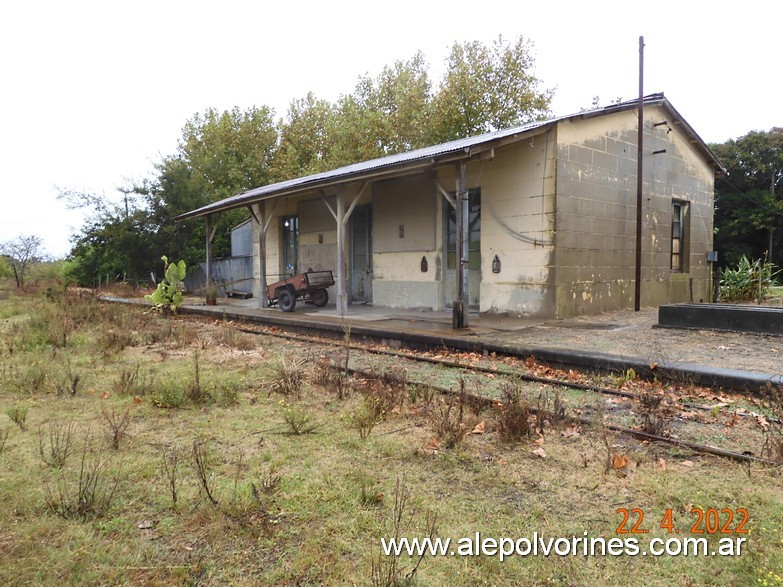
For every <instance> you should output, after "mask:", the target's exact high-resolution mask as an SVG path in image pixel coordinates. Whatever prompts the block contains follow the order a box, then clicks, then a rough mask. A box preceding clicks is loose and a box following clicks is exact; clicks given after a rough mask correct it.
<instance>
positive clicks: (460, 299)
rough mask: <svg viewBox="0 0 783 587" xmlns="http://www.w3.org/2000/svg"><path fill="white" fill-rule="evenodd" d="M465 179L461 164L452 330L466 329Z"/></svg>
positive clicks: (466, 244)
mask: <svg viewBox="0 0 783 587" xmlns="http://www.w3.org/2000/svg"><path fill="white" fill-rule="evenodd" d="M466 183H467V182H466V179H465V163H464V162H461V163H460V164H459V166H458V168H457V201H456V204H457V205H456V206H455V210H454V212H455V216H456V218H455V220H456V222H455V224H456V229H457V234H456V237H457V239H456V241H457V242H456V243H455V244H456V246H455V251H454V256H455V258H456V259H455V264H454V265H455V269H456V280H457V284H456V285H457V294H456V296H455V299H454V302H453V306H452V317H451V325H452V327H453V328H466V327H467V326H468V265H467V264H468V251H469V240H470V235H469V228H468V221H469V216H470V211H469V205H468V190H467V187H466Z"/></svg>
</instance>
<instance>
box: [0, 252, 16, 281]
mask: <svg viewBox="0 0 783 587" xmlns="http://www.w3.org/2000/svg"><path fill="white" fill-rule="evenodd" d="M13 275H14V272H13V271H12V270H11V265H10V264H9V262H8V261H6V258H5V256H3V255H0V278H6V277H13Z"/></svg>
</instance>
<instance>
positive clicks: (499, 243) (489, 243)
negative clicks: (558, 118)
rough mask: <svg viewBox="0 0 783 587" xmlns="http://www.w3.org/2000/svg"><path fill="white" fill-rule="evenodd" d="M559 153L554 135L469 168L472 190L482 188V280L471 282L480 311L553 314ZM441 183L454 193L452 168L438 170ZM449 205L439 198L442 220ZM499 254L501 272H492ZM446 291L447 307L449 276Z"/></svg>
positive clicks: (506, 148)
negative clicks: (556, 166) (553, 266)
mask: <svg viewBox="0 0 783 587" xmlns="http://www.w3.org/2000/svg"><path fill="white" fill-rule="evenodd" d="M555 153H556V150H555V141H554V134H553V133H543V134H540V135H537V136H534V137H530V138H528V139H525V140H521V141H519V142H516V143H512V144H509V145H506V146H504V147H501V148H498V149H495V151H494V157H492V158H491V159H489V158H485V159H479V160H475V161H472V162H471V163H470V164H469V165H468V167H467V184H468V188H476V187H480V188H481V275H480V281H479V280H478V279H477V280H476V281H475V282H472V283H471V287H477V288H478V290H479V296H478V301H479V310H480V311H481V312H493V313H508V314H510V315H547V314H551V313H552V311H553V296H552V295H551V283H552V260H551V258H552V250H553V233H552V230H553V227H554V213H555V206H554V187H555ZM438 178H439V180H440V181H441V183H442V184H443V185H444V186H445V187H446V188H447V189H450V190H454V189H455V188H454V187H453V186H455V185H456V174H455V170H454V168H453V167H447V168H444V169H440V170H438ZM447 205H448V204H447V203H446V202H445V201H444V200H443V198H440V200H439V206H440V208H441V211H440V213H439V215H440V218H443V215H444V212H443V206H447ZM440 230H441V234H442V230H443V229H442V227H441V229H440ZM441 240H442V237H441ZM495 255H497V257H498V259H499V260H500V263H501V270H500V273H493V272H492V269H491V268H492V260H493V259H494V257H495ZM443 289H444V294H445V295H444V298H445V299H444V300H443V305H444V306H445V305H446V304H448V303H449V301H450V295H449V294H450V293H451V292H452V291H453V289H452V284H451V280H450V276H447V280H446V281H445V283H444V288H443ZM474 293H475V292H474Z"/></svg>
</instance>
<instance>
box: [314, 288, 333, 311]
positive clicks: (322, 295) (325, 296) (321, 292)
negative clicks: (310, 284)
mask: <svg viewBox="0 0 783 587" xmlns="http://www.w3.org/2000/svg"><path fill="white" fill-rule="evenodd" d="M310 301H311V302H313V303H314V304H315V305H316V306H318V307H319V308H323V307H324V306H325V305H326V304H327V303H328V302H329V292H327V291H326V290H325V289H317V290H315V291H314V292H312V293H311V294H310Z"/></svg>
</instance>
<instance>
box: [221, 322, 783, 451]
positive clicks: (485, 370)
mask: <svg viewBox="0 0 783 587" xmlns="http://www.w3.org/2000/svg"><path fill="white" fill-rule="evenodd" d="M235 327H236V328H237V329H238V330H239V331H241V332H244V333H246V334H251V335H261V336H268V337H274V338H278V339H283V340H287V341H290V342H291V343H296V344H299V345H302V344H308V345H312V346H313V347H314V348H315V349H324V350H325V352H329V353H331V354H333V353H334V351H335V349H342V351H343V352H349V353H352V354H353V355H354V356H353V357H352V359H353V361H354V362H356V363H361V362H362V361H357V360H356V359H357V358H358V357H362V356H365V357H366V356H386V357H391V358H394V359H396V360H398V361H400V364H406V365H416V364H427V365H432V366H435V367H437V368H438V369H443V370H446V371H448V372H449V373H451V377H452V378H453V379H454V380H456V379H458V378H460V377H464V376H465V374H470V375H471V376H474V377H479V378H480V377H484V378H490V379H491V380H493V383H495V384H497V383H498V382H502V381H505V380H513V381H517V382H519V381H523V382H526V383H529V384H535V385H539V386H545V387H549V388H552V389H554V388H557V389H559V390H568V391H570V392H573V391H578V392H580V393H582V394H584V395H585V396H593V397H596V398H598V397H602V396H605V397H608V398H612V401H613V402H622V403H615V404H614V406H613V407H614V410H613V412H614V413H612V414H610V415H608V417H607V418H606V419H607V420H609V421H605V422H603V424H602V423H601V422H600V421H599V420H598V418H589V417H584V416H578V415H572V416H570V420H571V421H572V422H575V423H578V424H579V425H582V426H586V427H601V426H603V427H604V428H605V429H606V430H609V431H612V432H614V433H617V434H621V435H627V436H631V437H634V438H636V439H639V440H641V441H645V442H655V443H663V444H666V445H670V446H673V447H679V448H682V449H687V450H689V451H694V452H697V453H702V454H711V455H716V456H720V457H723V458H728V459H731V460H734V461H737V462H746V463H748V462H755V463H761V464H765V465H772V466H780V465H781V464H783V463H781V462H779V461H777V460H773V459H770V458H765V457H764V456H759V455H757V454H755V451H754V450H746V449H742V448H738V447H737V448H733V449H732V448H724V447H721V446H715V445H713V444H706V443H704V442H698V441H696V440H688V439H683V438H679V437H677V436H676V435H673V434H654V433H651V432H648V431H645V430H642V429H639V428H638V427H630V426H623V425H620V424H619V423H612V422H611V419H612V418H617V417H618V416H620V417H625V418H626V419H627V418H628V417H629V415H631V414H633V413H634V411H635V408H636V407H638V406H639V404H640V402H642V401H643V400H644V398H645V397H647V396H648V395H649V394H662V395H665V396H666V404H667V408H668V409H669V410H670V413H669V414H668V415H667V417H668V418H669V419H670V420H671V421H672V422H675V421H682V420H687V421H688V423H689V424H690V425H691V426H697V425H701V426H705V427H706V426H708V424H709V423H710V422H712V423H715V422H716V421H719V420H720V419H721V418H724V419H728V420H729V422H736V421H745V422H746V427H748V428H751V427H752V426H755V424H754V423H755V422H757V421H763V422H764V423H765V424H766V425H767V426H770V425H774V426H779V427H780V428H779V430H783V423H781V420H780V419H777V418H773V417H771V416H769V415H763V414H761V413H759V412H757V411H754V410H750V409H745V408H734V409H730V407H729V406H730V405H732V404H733V403H734V402H739V401H741V400H743V399H744V398H743V396H739V395H735V396H730V395H726V394H723V395H722V396H721V397H720V398H718V399H722V400H723V401H716V402H713V403H710V404H705V403H698V402H694V401H691V399H690V397H688V396H686V395H682V390H681V389H677V388H676V387H672V386H664V385H661V384H658V385H653V386H651V387H648V388H646V389H645V390H641V391H640V390H634V389H624V388H622V387H615V388H612V387H607V386H605V385H601V384H600V383H596V382H594V381H590V380H589V378H588V377H586V376H582V375H578V374H575V373H574V372H573V371H568V372H563V371H557V370H555V369H548V368H545V369H544V370H545V371H546V372H547V373H551V374H550V375H548V376H542V375H541V374H539V373H538V372H537V371H536V369H537V368H538V369H541V366H538V365H536V364H535V363H532V364H531V361H530V360H527V361H525V360H522V359H518V358H510V357H502V358H500V357H491V356H490V357H482V356H478V355H476V354H475V353H473V354H471V353H454V352H448V351H446V352H444V353H440V354H434V353H422V352H414V351H400V350H395V349H391V348H388V347H381V346H378V345H372V344H364V343H358V342H355V341H350V340H348V338H349V337H348V336H346V340H344V341H342V342H338V341H335V340H334V339H333V338H325V337H319V336H312V335H302V334H289V333H286V332H284V331H281V330H279V329H277V328H265V327H253V328H249V327H245V326H235ZM444 355H450V356H449V357H448V358H447V357H446V356H444ZM454 355H457V356H458V357H459V356H462V357H465V356H467V357H468V358H470V361H465V360H456V359H454V358H453V356H454ZM365 362H366V360H365ZM498 363H500V366H499V365H498ZM348 371H349V372H350V373H351V374H352V375H354V376H358V377H363V378H372V377H377V372H373V371H372V370H371V369H367V368H365V367H362V366H360V365H353V366H349V368H348ZM627 379H629V381H627V382H626V383H632V382H633V381H632V380H631V379H632V378H631V377H630V375H629V376H627ZM406 383H408V384H411V385H426V386H428V387H430V388H431V389H433V390H435V391H437V392H439V393H441V394H454V393H457V392H456V391H455V390H456V389H457V386H456V385H446V386H444V385H438V384H437V383H434V382H432V381H422V380H419V379H413V378H411V379H408V380H406ZM483 383H484V382H483V381H481V380H479V381H477V383H476V392H475V393H470V394H469V395H470V397H471V399H472V400H473V401H479V402H487V403H492V402H496V401H498V397H497V396H496V395H493V394H492V393H483V392H482V390H483V389H484V385H483ZM495 387H497V385H495ZM704 389H705V388H700V390H696V391H700V392H701V393H705V392H704ZM706 394H707V395H709V392H707V393H706ZM716 397H717V396H716ZM726 400H728V402H731V403H728V402H727V401H726ZM727 403H728V405H727ZM694 412H697V413H701V414H708V415H709V416H710V417H709V418H706V420H707V421H706V422H705V421H701V420H700V419H698V418H685V416H684V415H687V414H692V413H694ZM730 425H731V426H733V424H730Z"/></svg>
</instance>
